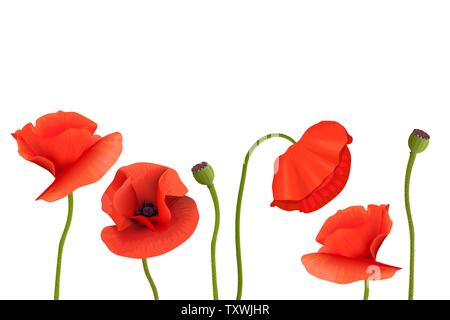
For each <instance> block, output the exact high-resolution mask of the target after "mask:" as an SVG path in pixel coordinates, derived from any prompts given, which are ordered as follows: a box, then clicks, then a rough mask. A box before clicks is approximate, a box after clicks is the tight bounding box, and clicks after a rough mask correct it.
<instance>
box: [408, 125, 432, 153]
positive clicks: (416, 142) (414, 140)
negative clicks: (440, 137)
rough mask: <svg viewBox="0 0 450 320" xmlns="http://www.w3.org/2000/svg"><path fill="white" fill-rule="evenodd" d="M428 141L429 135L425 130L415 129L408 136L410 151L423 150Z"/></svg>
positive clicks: (417, 151) (418, 151) (419, 151)
mask: <svg viewBox="0 0 450 320" xmlns="http://www.w3.org/2000/svg"><path fill="white" fill-rule="evenodd" d="M429 143H430V135H429V134H428V133H426V132H425V131H422V130H419V129H415V130H414V131H413V132H412V133H411V135H410V136H409V140H408V145H409V149H411V152H412V153H421V152H424V151H425V150H426V149H427V147H428V144H429Z"/></svg>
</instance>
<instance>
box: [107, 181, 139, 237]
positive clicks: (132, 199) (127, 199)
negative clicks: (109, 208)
mask: <svg viewBox="0 0 450 320" xmlns="http://www.w3.org/2000/svg"><path fill="white" fill-rule="evenodd" d="M138 206H139V205H138V202H137V199H136V193H135V192H134V189H133V187H132V186H131V178H128V179H127V180H126V181H125V182H124V183H123V185H122V186H121V187H120V188H119V189H118V190H117V192H116V193H115V194H114V198H113V214H112V215H110V216H111V218H112V219H113V220H114V222H115V223H116V225H117V229H118V230H119V231H122V230H124V229H126V228H128V227H129V226H130V225H132V224H133V222H132V221H131V220H130V218H132V217H133V214H134V213H135V212H136V210H137V209H138Z"/></svg>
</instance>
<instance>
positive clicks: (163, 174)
mask: <svg viewBox="0 0 450 320" xmlns="http://www.w3.org/2000/svg"><path fill="white" fill-rule="evenodd" d="M187 191H188V190H187V188H186V187H185V185H184V184H183V183H182V182H181V180H180V178H179V176H178V174H177V172H176V171H175V170H173V169H170V168H168V167H165V166H161V165H157V164H152V163H135V164H132V165H129V166H126V167H122V168H120V169H119V170H118V172H117V174H116V176H115V178H114V180H113V182H112V183H111V184H110V186H109V187H108V188H107V190H106V191H105V193H104V195H103V198H102V209H103V211H105V212H106V213H107V214H108V215H109V216H110V217H111V218H112V219H113V221H114V222H115V224H116V225H115V226H109V227H106V228H104V229H103V231H102V235H101V236H102V239H103V241H104V242H105V244H106V246H107V247H108V248H109V250H111V251H112V252H113V253H115V254H117V255H119V256H124V257H129V258H135V259H146V258H150V257H154V256H158V255H161V254H164V253H166V252H168V251H170V250H172V249H174V248H176V247H178V246H179V245H181V244H182V243H183V242H185V241H186V240H187V239H188V238H189V237H190V236H191V235H192V233H193V232H194V230H195V228H196V227H197V223H198V218H199V216H198V211H197V206H196V204H195V201H194V200H193V199H191V198H189V197H188V196H186V193H187Z"/></svg>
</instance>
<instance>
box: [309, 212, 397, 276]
mask: <svg viewBox="0 0 450 320" xmlns="http://www.w3.org/2000/svg"><path fill="white" fill-rule="evenodd" d="M388 210H389V206H386V205H381V206H375V205H369V207H368V208H367V210H366V209H365V208H364V207H359V206H358V207H350V208H348V209H345V210H341V211H338V212H337V213H336V214H335V215H334V216H332V217H330V218H328V220H327V221H326V222H325V224H324V225H323V227H322V229H321V230H320V232H319V235H318V236H317V239H316V240H317V242H319V243H320V244H322V245H323V247H322V248H321V249H320V250H319V253H312V254H307V255H305V256H303V257H302V262H303V265H304V266H305V267H306V270H307V271H308V272H309V273H311V274H312V275H313V276H316V277H317V278H320V279H323V280H327V281H331V282H335V283H339V284H346V283H351V282H355V281H358V280H383V279H388V278H391V277H392V276H393V275H394V274H395V272H397V271H398V270H400V268H397V267H393V266H389V265H386V264H382V263H379V262H377V261H376V260H375V259H376V257H377V253H378V249H379V248H380V246H381V244H382V243H383V241H384V239H385V238H386V237H387V236H388V234H389V232H390V231H391V228H392V221H391V219H390V218H389V213H388Z"/></svg>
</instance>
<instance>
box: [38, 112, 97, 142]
mask: <svg viewBox="0 0 450 320" xmlns="http://www.w3.org/2000/svg"><path fill="white" fill-rule="evenodd" d="M71 128H74V129H87V130H88V131H89V132H90V133H91V135H92V134H93V133H94V132H95V130H96V129H97V124H96V123H95V122H94V121H92V120H90V119H88V118H86V117H84V116H82V115H81V114H79V113H76V112H63V111H58V112H55V113H50V114H47V115H45V116H42V117H40V118H39V119H37V120H36V127H35V133H36V134H37V135H38V136H40V137H41V138H48V137H54V136H57V135H59V134H61V133H62V132H64V131H66V130H67V129H71Z"/></svg>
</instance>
